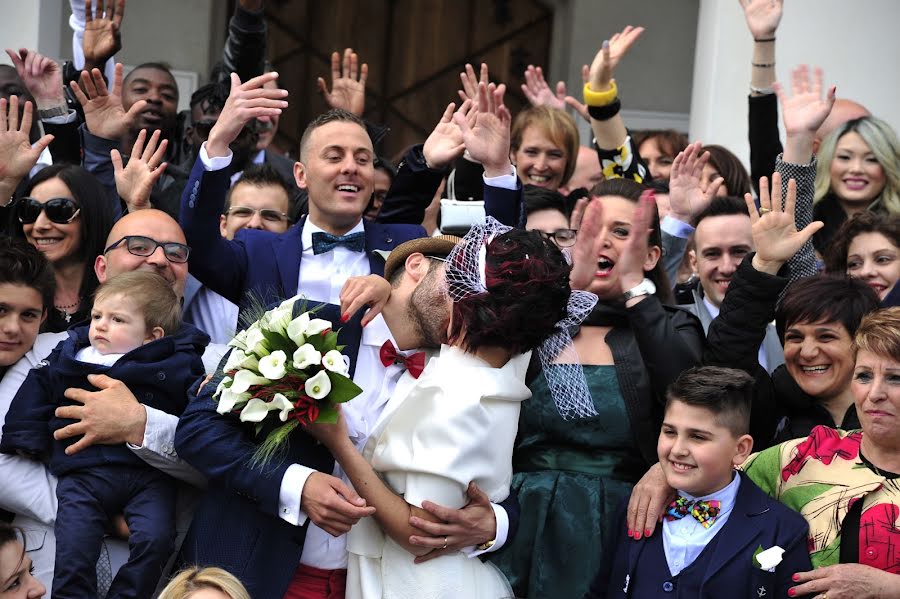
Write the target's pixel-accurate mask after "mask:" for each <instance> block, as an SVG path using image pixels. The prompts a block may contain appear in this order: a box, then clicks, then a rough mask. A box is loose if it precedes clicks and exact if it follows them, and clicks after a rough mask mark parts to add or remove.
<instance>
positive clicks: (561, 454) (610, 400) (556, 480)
mask: <svg viewBox="0 0 900 599" xmlns="http://www.w3.org/2000/svg"><path fill="white" fill-rule="evenodd" d="M583 368H584V374H585V378H586V380H587V384H588V388H589V389H590V391H591V395H592V396H593V399H594V406H595V407H596V409H597V416H594V417H592V418H586V419H581V420H570V421H566V420H563V419H562V417H561V416H560V415H559V413H558V412H557V410H556V406H555V405H554V403H553V398H552V397H550V392H549V390H548V388H547V381H546V379H545V378H544V376H543V374H540V375H538V377H537V378H536V379H535V380H534V382H533V383H532V385H531V390H532V392H533V396H532V398H531V399H529V400H527V401H525V402H524V403H523V404H522V412H521V415H520V417H519V434H518V438H517V439H516V448H515V451H514V453H513V472H514V473H515V474H514V476H513V479H512V487H513V488H514V489H515V490H516V492H517V493H518V499H519V505H520V506H521V515H520V520H519V530H518V532H517V533H516V536H515V538H513V539H512V540H511V541H510V542H509V543H507V545H506V546H505V547H504V548H503V549H501V550H500V551H498V552H497V553H496V554H489V555H490V559H491V561H493V562H494V564H496V565H497V566H498V567H499V568H500V570H502V571H503V573H504V574H505V575H506V577H507V578H508V579H509V582H510V584H511V585H512V587H513V591H514V592H515V594H516V597H528V598H530V599H544V598H550V597H552V598H556V597H560V598H565V599H570V598H571V599H578V598H580V597H581V596H582V595H583V594H584V593H585V591H587V589H588V586H589V585H590V583H591V580H593V578H594V575H595V574H596V573H597V570H598V568H599V567H600V563H601V559H603V555H602V544H603V540H604V537H605V535H606V534H607V532H608V531H607V528H608V526H609V525H610V523H611V522H612V521H613V520H614V517H615V513H616V510H617V509H619V507H620V505H621V503H622V501H623V499H625V498H626V497H628V496H629V495H630V494H631V489H632V487H633V486H634V484H635V483H636V482H637V481H638V480H639V479H640V477H641V475H643V473H644V472H645V471H646V465H645V464H644V461H643V459H642V458H641V457H640V452H639V451H638V449H637V447H636V446H635V444H634V440H633V438H632V432H631V427H630V425H629V421H628V414H627V412H626V411H625V404H624V402H623V400H622V395H621V392H620V390H619V384H618V381H617V380H616V372H615V367H614V366H584V367H583ZM622 534H625V533H624V531H623V532H622Z"/></svg>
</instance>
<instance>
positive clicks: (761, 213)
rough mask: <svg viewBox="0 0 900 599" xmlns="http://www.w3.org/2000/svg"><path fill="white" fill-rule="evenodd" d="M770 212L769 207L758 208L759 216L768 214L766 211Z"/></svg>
mask: <svg viewBox="0 0 900 599" xmlns="http://www.w3.org/2000/svg"><path fill="white" fill-rule="evenodd" d="M770 212H772V209H771V208H760V209H759V215H760V216H765V215H766V214H768V213H770Z"/></svg>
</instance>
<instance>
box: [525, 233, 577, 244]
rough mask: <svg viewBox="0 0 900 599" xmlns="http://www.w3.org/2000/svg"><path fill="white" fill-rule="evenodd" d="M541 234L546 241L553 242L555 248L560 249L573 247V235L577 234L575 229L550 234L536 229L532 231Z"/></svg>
mask: <svg viewBox="0 0 900 599" xmlns="http://www.w3.org/2000/svg"><path fill="white" fill-rule="evenodd" d="M533 230H534V231H537V232H538V233H540V234H541V237H543V238H544V239H546V240H548V241H549V240H553V243H555V244H556V245H557V246H559V247H561V248H567V247H571V246H573V245H575V234H576V233H578V230H577V229H557V230H556V231H553V232H552V233H548V232H546V231H540V230H538V229H533Z"/></svg>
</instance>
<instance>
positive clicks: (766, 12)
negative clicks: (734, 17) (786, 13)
mask: <svg viewBox="0 0 900 599" xmlns="http://www.w3.org/2000/svg"><path fill="white" fill-rule="evenodd" d="M738 4H740V5H741V8H742V9H743V10H744V19H746V20H747V29H749V30H750V35H752V36H753V39H755V40H765V39H771V38H773V37H775V31H776V30H777V29H778V24H779V23H780V22H781V13H782V11H783V9H784V6H783V4H784V0H738Z"/></svg>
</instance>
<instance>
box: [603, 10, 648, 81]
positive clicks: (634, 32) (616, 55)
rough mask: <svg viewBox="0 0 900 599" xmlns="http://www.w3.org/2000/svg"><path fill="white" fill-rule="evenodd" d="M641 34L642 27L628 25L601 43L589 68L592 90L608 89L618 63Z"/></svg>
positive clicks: (642, 31)
mask: <svg viewBox="0 0 900 599" xmlns="http://www.w3.org/2000/svg"><path fill="white" fill-rule="evenodd" d="M642 33H644V28H643V27H632V26H631V25H628V26H627V27H625V29H623V30H622V31H621V32H619V33H616V34H615V35H613V36H612V37H611V38H609V41H608V42H604V43H603V45H602V46H601V48H600V51H599V52H597V55H596V56H594V61H593V62H592V63H591V67H590V83H591V89H592V90H594V91H595V92H602V91H606V90H608V89H609V87H610V82H611V81H612V79H613V74H614V73H615V70H616V67H617V66H618V64H619V61H620V60H622V58H623V57H624V56H625V55H626V54H627V53H628V50H629V49H630V48H631V46H632V45H633V44H634V42H636V41H637V39H638V38H639V37H640V36H641V34H642Z"/></svg>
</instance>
